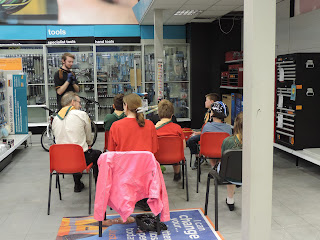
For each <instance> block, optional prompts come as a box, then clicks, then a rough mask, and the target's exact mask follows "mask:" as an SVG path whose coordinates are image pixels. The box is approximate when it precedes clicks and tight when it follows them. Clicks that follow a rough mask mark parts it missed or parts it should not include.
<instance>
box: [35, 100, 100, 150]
mask: <svg viewBox="0 0 320 240" xmlns="http://www.w3.org/2000/svg"><path fill="white" fill-rule="evenodd" d="M79 97H80V96H79ZM80 98H81V99H83V100H84V101H85V105H84V110H85V112H86V113H87V114H88V116H89V118H90V121H91V132H92V144H91V145H90V147H92V146H93V145H94V144H95V142H96V140H97V136H98V128H97V125H96V124H95V122H94V121H93V119H92V118H93V114H92V113H91V112H90V107H89V106H90V104H98V105H100V104H99V103H98V102H96V101H94V100H90V99H88V98H85V97H80ZM42 108H44V109H45V110H47V111H49V117H48V125H47V128H46V129H45V130H44V131H43V132H42V135H41V146H42V148H43V149H44V150H46V151H47V152H49V148H50V147H51V145H53V144H55V138H54V135H53V131H52V122H53V119H54V117H55V115H56V114H57V112H56V111H53V110H51V109H49V108H47V107H42Z"/></svg>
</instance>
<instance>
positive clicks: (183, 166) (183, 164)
mask: <svg viewBox="0 0 320 240" xmlns="http://www.w3.org/2000/svg"><path fill="white" fill-rule="evenodd" d="M181 162H182V161H181ZM181 162H180V163H181ZM181 165H182V166H181V168H182V189H184V163H183V162H182V164H181ZM179 166H180V165H179ZM186 168H187V167H186Z"/></svg>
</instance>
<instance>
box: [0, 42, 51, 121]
mask: <svg viewBox="0 0 320 240" xmlns="http://www.w3.org/2000/svg"><path fill="white" fill-rule="evenodd" d="M0 58H22V70H23V73H25V74H26V75H27V84H28V87H27V101H28V118H29V119H28V121H29V125H31V126H32V125H35V126H38V125H44V124H45V123H46V119H47V117H46V116H47V115H46V111H45V110H44V109H42V106H45V105H46V97H45V96H46V95H45V86H46V81H45V76H44V48H43V45H19V46H8V45H3V46H0Z"/></svg>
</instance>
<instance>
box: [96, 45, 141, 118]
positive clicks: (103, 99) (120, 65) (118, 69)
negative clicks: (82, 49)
mask: <svg viewBox="0 0 320 240" xmlns="http://www.w3.org/2000/svg"><path fill="white" fill-rule="evenodd" d="M96 71H97V97H98V102H99V103H100V106H99V111H98V122H100V121H103V120H104V117H105V115H106V114H108V113H112V111H113V110H112V104H113V97H114V96H115V95H116V94H119V93H124V94H128V93H131V92H141V90H142V79H141V77H142V76H141V46H140V45H119V46H105V45H104V46H96Z"/></svg>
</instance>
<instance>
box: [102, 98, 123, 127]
mask: <svg viewBox="0 0 320 240" xmlns="http://www.w3.org/2000/svg"><path fill="white" fill-rule="evenodd" d="M123 96H124V95H123V94H117V95H116V96H115V97H114V98H113V105H112V107H113V109H114V112H113V113H112V114H107V115H106V117H105V118H104V130H105V131H109V130H110V128H111V125H112V123H114V122H115V121H118V120H120V119H122V118H124V117H126V115H125V113H124V112H123Z"/></svg>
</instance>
